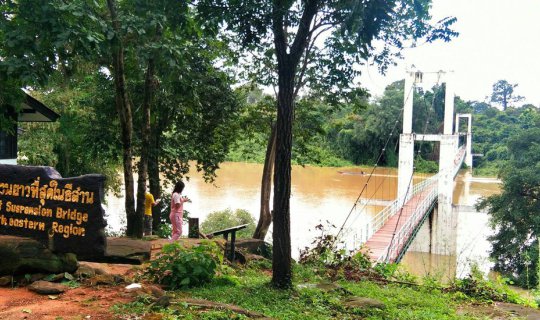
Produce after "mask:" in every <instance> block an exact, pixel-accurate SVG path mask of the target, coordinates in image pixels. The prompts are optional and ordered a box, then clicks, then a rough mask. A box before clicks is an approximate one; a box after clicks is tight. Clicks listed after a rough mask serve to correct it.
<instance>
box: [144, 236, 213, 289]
mask: <svg viewBox="0 0 540 320" xmlns="http://www.w3.org/2000/svg"><path fill="white" fill-rule="evenodd" d="M222 262H223V254H222V253H221V250H220V248H219V247H218V246H217V245H216V244H215V243H214V242H211V241H205V242H201V243H200V244H199V245H197V246H194V247H191V248H184V247H183V246H181V245H180V244H179V243H176V242H174V243H171V244H167V245H165V246H164V247H163V249H162V252H161V254H160V255H159V256H158V257H157V258H156V259H155V260H153V261H152V262H151V263H150V265H149V266H148V269H147V270H146V271H145V275H146V276H147V277H148V278H150V279H151V280H152V281H154V282H155V283H158V284H162V285H165V286H167V287H168V288H170V289H171V290H174V289H179V288H187V287H194V286H200V285H202V284H204V283H207V282H209V281H210V280H212V278H213V277H214V275H215V273H216V269H217V267H218V265H219V264H221V263H222Z"/></svg>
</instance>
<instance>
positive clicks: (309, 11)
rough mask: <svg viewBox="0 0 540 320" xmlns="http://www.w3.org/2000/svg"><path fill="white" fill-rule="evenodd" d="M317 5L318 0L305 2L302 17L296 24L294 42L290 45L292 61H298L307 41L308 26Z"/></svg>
mask: <svg viewBox="0 0 540 320" xmlns="http://www.w3.org/2000/svg"><path fill="white" fill-rule="evenodd" d="M318 5H319V1H318V0H308V1H306V2H305V8H304V13H303V14H302V18H300V24H299V25H298V31H297V32H296V37H295V38H294V42H293V44H292V45H291V53H290V54H291V58H292V60H293V62H298V61H299V60H300V57H301V56H302V53H303V52H304V49H305V48H306V46H307V43H308V36H309V33H310V26H311V21H312V20H313V17H315V15H316V14H317V8H318Z"/></svg>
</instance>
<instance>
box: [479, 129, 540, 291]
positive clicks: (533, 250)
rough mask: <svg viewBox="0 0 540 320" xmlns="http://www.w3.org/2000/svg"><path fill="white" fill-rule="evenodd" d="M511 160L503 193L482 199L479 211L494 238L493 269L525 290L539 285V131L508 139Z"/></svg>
mask: <svg viewBox="0 0 540 320" xmlns="http://www.w3.org/2000/svg"><path fill="white" fill-rule="evenodd" d="M507 148H508V153H509V156H510V160H509V161H508V162H507V163H506V164H505V166H504V167H503V169H502V171H501V173H500V176H501V179H502V181H503V184H502V192H501V194H498V195H492V196H490V197H488V198H486V199H483V200H482V201H481V202H480V203H479V205H478V206H479V208H480V209H483V208H486V209H488V211H489V214H490V216H491V217H490V223H491V225H492V227H493V228H494V229H495V234H494V235H493V236H491V237H490V238H489V239H490V241H491V242H492V251H491V253H490V255H491V257H492V258H493V259H494V260H495V269H496V270H498V271H501V272H502V273H503V274H505V275H508V276H510V277H512V278H513V279H514V280H515V282H516V283H517V284H519V285H521V286H524V287H535V286H537V285H538V283H539V279H538V275H537V272H535V271H536V270H538V268H539V267H540V265H539V264H538V259H539V253H538V241H539V235H540V220H539V218H538V217H539V214H540V206H539V201H538V194H540V189H539V188H540V166H539V165H538V164H539V163H540V129H538V128H531V129H524V130H522V131H521V132H518V133H517V134H516V135H515V136H512V137H510V138H509V139H508V145H507Z"/></svg>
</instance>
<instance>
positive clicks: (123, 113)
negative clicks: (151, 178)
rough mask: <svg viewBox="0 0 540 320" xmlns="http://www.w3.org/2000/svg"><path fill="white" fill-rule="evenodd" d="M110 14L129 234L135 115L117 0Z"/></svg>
mask: <svg viewBox="0 0 540 320" xmlns="http://www.w3.org/2000/svg"><path fill="white" fill-rule="evenodd" d="M107 6H108V8H109V14H110V15H111V21H112V27H113V29H114V32H115V36H114V38H113V39H112V40H111V49H112V60H113V77H114V86H115V104H116V111H117V112H118V117H119V119H120V126H121V131H122V132H121V134H122V137H121V140H122V147H123V154H122V156H123V164H124V185H125V196H126V220H127V230H126V234H127V235H128V236H133V235H134V225H135V216H136V215H135V199H134V188H133V187H134V182H133V162H132V157H133V150H132V147H133V146H132V140H133V116H132V113H131V104H130V102H129V98H128V95H127V90H126V75H125V69H124V47H123V45H122V41H121V39H120V22H119V21H118V15H117V13H116V2H115V1H114V0H107Z"/></svg>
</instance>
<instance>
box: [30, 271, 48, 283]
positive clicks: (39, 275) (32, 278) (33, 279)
mask: <svg viewBox="0 0 540 320" xmlns="http://www.w3.org/2000/svg"><path fill="white" fill-rule="evenodd" d="M45 277H46V275H44V274H43V273H34V274H32V275H30V280H29V282H30V283H32V282H36V281H38V280H41V279H43V278H45Z"/></svg>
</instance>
